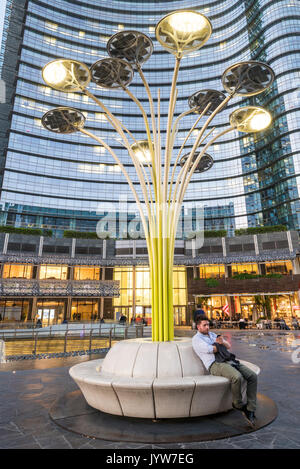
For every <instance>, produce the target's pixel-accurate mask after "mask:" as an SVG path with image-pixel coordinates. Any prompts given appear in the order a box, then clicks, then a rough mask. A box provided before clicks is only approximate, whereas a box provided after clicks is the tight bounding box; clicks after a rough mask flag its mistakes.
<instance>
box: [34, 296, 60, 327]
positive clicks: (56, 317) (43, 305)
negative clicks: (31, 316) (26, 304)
mask: <svg viewBox="0 0 300 469" xmlns="http://www.w3.org/2000/svg"><path fill="white" fill-rule="evenodd" d="M64 309H65V302H64V301H38V302H37V314H36V317H35V320H36V321H37V320H40V321H41V322H42V326H43V327H47V326H52V325H53V324H61V323H62V321H63V320H64Z"/></svg>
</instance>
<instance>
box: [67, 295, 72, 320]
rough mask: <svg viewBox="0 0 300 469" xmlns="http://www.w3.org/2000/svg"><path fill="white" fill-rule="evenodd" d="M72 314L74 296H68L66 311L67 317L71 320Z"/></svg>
mask: <svg viewBox="0 0 300 469" xmlns="http://www.w3.org/2000/svg"><path fill="white" fill-rule="evenodd" d="M71 314H72V297H71V296H68V300H67V311H66V319H67V320H68V321H71V319H72V318H71Z"/></svg>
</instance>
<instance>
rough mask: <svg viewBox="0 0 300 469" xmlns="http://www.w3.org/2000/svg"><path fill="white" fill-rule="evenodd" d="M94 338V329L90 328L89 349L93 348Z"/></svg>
mask: <svg viewBox="0 0 300 469" xmlns="http://www.w3.org/2000/svg"><path fill="white" fill-rule="evenodd" d="M92 339H93V329H91V330H90V343H89V351H91V349H92Z"/></svg>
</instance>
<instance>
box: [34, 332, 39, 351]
mask: <svg viewBox="0 0 300 469" xmlns="http://www.w3.org/2000/svg"><path fill="white" fill-rule="evenodd" d="M37 341H38V332H37V331H36V333H35V337H34V350H33V355H36V349H37Z"/></svg>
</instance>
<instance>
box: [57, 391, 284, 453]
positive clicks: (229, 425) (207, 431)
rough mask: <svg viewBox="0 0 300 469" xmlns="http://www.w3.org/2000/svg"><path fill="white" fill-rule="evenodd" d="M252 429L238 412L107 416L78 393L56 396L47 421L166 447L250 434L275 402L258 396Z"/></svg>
mask: <svg viewBox="0 0 300 469" xmlns="http://www.w3.org/2000/svg"><path fill="white" fill-rule="evenodd" d="M257 397H258V399H257V412H256V417H257V419H256V427H255V428H252V427H251V426H250V425H249V424H248V423H247V421H246V420H245V419H244V417H243V415H242V413H241V412H239V411H238V410H234V409H232V410H229V411H228V412H222V413H220V414H214V415H211V416H203V417H191V418H181V419H161V420H158V421H153V420H150V419H141V418H133V417H119V416H116V415H110V414H107V413H104V412H101V411H99V410H96V409H94V408H92V407H90V406H89V405H88V404H87V403H86V401H85V399H84V397H83V395H82V393H81V391H80V390H77V391H73V392H70V393H67V394H65V395H63V396H62V397H60V398H59V399H58V400H57V401H56V402H55V403H54V405H53V406H52V408H51V409H50V418H51V419H52V420H53V422H54V423H56V424H57V425H58V426H60V427H61V428H63V429H64V430H68V431H71V432H73V433H77V434H80V435H82V436H85V437H89V438H96V439H101V440H108V441H118V442H130V443H145V444H147V443H148V444H166V443H188V442H201V441H211V440H218V439H222V438H229V437H233V436H238V435H242V434H247V433H251V432H253V431H256V430H259V429H260V428H262V427H264V426H266V425H269V424H270V423H271V422H272V421H273V420H275V418H276V417H277V406H276V404H275V402H274V401H273V400H272V399H270V398H268V397H267V396H265V395H263V394H258V396H257Z"/></svg>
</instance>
